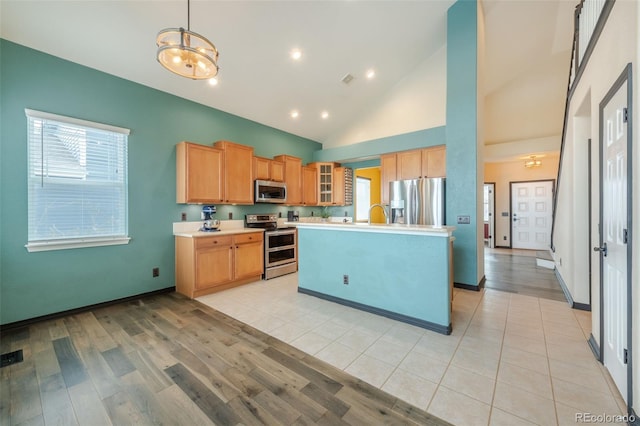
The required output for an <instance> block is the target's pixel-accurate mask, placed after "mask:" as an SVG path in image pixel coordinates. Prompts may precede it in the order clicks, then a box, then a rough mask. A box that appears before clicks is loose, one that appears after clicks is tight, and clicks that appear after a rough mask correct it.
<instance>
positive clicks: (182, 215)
mask: <svg viewBox="0 0 640 426" xmlns="http://www.w3.org/2000/svg"><path fill="white" fill-rule="evenodd" d="M180 218H181V219H182V221H183V222H186V221H187V214H186V213H185V212H182V214H181V215H180Z"/></svg>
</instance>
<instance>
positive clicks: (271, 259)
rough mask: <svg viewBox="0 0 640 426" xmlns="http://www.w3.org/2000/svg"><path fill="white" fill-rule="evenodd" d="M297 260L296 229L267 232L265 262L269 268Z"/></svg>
mask: <svg viewBox="0 0 640 426" xmlns="http://www.w3.org/2000/svg"><path fill="white" fill-rule="evenodd" d="M296 260H297V255H296V230H295V229H286V230H281V231H268V232H265V244H264V262H265V266H266V267H267V268H268V267H271V266H277V265H284V264H285V263H291V262H295V261H296Z"/></svg>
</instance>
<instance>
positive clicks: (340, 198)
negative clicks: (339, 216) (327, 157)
mask: <svg viewBox="0 0 640 426" xmlns="http://www.w3.org/2000/svg"><path fill="white" fill-rule="evenodd" d="M346 170H347V169H346V168H345V167H335V168H334V169H333V205H335V206H344V205H345V204H346V198H345V196H346V193H345V190H346V186H345V184H346V182H345V177H346V176H345V175H346Z"/></svg>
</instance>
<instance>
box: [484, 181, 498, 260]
mask: <svg viewBox="0 0 640 426" xmlns="http://www.w3.org/2000/svg"><path fill="white" fill-rule="evenodd" d="M494 200H495V184H493V183H485V184H484V242H485V244H486V245H487V247H489V248H495V246H496V243H495V238H494V237H493V236H494V232H495V231H494V228H495V225H496V221H495V216H494V211H493V210H494V208H493V206H495V201H494Z"/></svg>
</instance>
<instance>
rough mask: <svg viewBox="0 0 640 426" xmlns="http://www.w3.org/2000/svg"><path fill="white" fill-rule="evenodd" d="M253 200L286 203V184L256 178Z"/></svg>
mask: <svg viewBox="0 0 640 426" xmlns="http://www.w3.org/2000/svg"><path fill="white" fill-rule="evenodd" d="M254 202H256V203H286V202H287V184H285V183H284V182H273V181H270V180H256V182H255V197H254Z"/></svg>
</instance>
